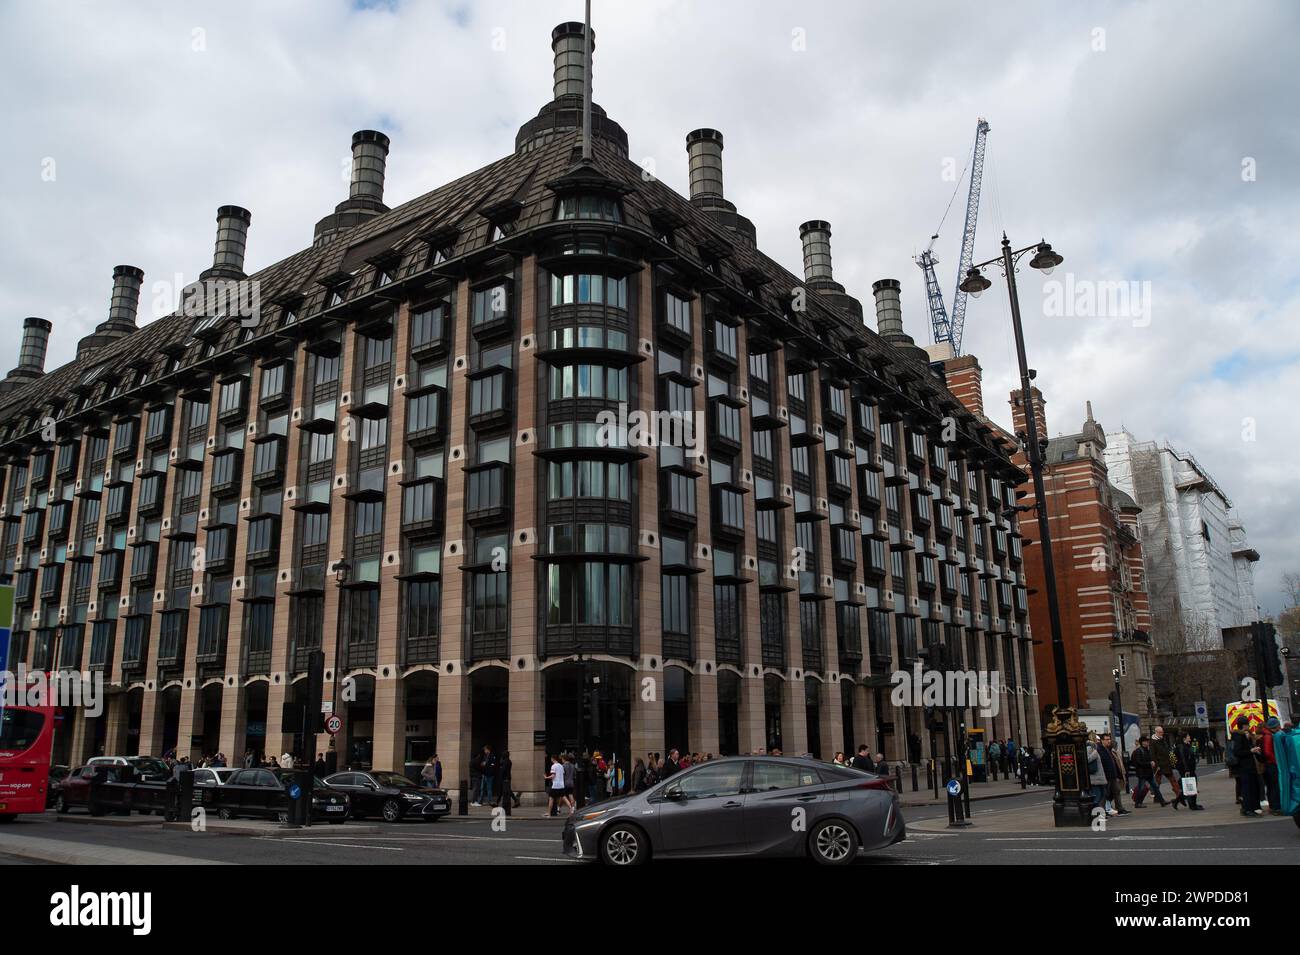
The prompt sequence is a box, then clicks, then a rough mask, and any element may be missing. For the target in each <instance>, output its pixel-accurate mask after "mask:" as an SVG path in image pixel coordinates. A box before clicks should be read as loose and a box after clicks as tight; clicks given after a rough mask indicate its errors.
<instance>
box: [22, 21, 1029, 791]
mask: <svg viewBox="0 0 1300 955" xmlns="http://www.w3.org/2000/svg"><path fill="white" fill-rule="evenodd" d="M582 33H583V28H582V26H581V25H580V24H572V23H569V24H564V25H562V26H560V27H558V28H557V29H556V30H555V31H554V34H553V37H552V45H553V48H554V51H555V87H554V92H555V95H554V99H553V100H552V101H551V102H549V103H547V104H546V105H545V106H544V107H543V108H542V109H541V111H540V112H539V113H538V115H537V116H536V117H535V118H533V119H531V120H529V121H528V122H526V123H525V124H524V125H523V126H522V127H521V128H520V130H519V133H518V135H517V137H516V140H515V148H514V151H513V152H512V153H510V154H509V155H508V156H506V157H504V158H502V159H500V160H499V161H497V162H494V163H492V164H490V165H488V166H486V167H484V168H483V169H480V170H478V171H477V172H474V173H471V174H470V175H468V176H465V177H464V178H462V179H459V180H457V181H455V182H453V183H450V184H449V185H446V186H443V187H441V188H439V189H436V190H434V191H433V192H430V193H428V194H427V195H424V196H421V197H419V198H416V199H414V200H411V201H409V202H406V203H404V204H402V205H399V206H396V207H394V208H389V206H387V205H386V204H385V202H386V197H385V196H384V193H383V186H384V165H385V160H386V156H387V153H388V149H389V145H390V144H389V141H388V138H387V137H386V136H384V135H383V134H381V133H378V132H373V131H364V132H360V133H357V134H356V136H355V137H354V139H353V154H354V163H353V171H352V182H351V188H350V193H349V196H348V198H347V199H346V200H345V201H343V202H342V203H341V204H340V205H339V206H338V207H337V208H336V209H335V211H334V212H332V213H330V214H329V215H327V216H325V217H324V218H323V219H322V220H321V221H320V222H319V223H318V224H317V226H316V230H315V238H314V241H313V242H312V243H311V244H310V246H309V247H308V248H305V249H304V250H303V251H301V252H299V253H297V254H296V255H293V256H291V257H290V258H288V259H285V260H284V261H281V262H278V263H276V264H274V265H271V266H269V267H267V268H265V269H262V270H261V271H259V272H256V273H253V274H251V275H246V274H245V268H244V247H245V239H246V237H247V230H248V229H249V227H250V221H251V216H250V214H249V213H248V212H247V211H245V210H243V209H240V208H237V207H232V206H226V207H222V208H221V209H220V210H219V212H218V217H217V218H218V233H217V245H216V256H215V260H214V262H213V265H212V268H211V269H209V270H208V271H207V272H205V273H204V278H205V279H221V280H225V281H227V282H230V283H235V285H234V286H232V287H237V288H241V289H250V288H251V289H255V290H256V292H257V299H258V300H259V301H260V307H257V308H254V309H252V310H251V311H252V313H253V314H247V313H246V312H245V311H244V310H241V309H237V308H228V307H223V308H215V307H214V308H208V309H206V310H205V309H201V308H200V309H195V308H192V307H186V308H185V309H182V311H180V312H178V313H177V314H174V315H171V316H169V317H166V318H163V319H160V320H158V321H156V322H153V323H151V324H148V325H146V326H144V327H139V328H137V325H136V306H137V302H138V297H139V290H140V287H141V282H142V275H141V274H140V272H139V270H137V269H134V268H131V267H129V266H122V267H119V268H118V269H117V270H116V271H115V273H114V286H113V297H112V303H111V309H110V312H109V317H108V318H107V320H106V321H105V322H104V323H103V324H102V325H101V326H99V328H98V329H97V330H96V332H95V333H94V334H93V335H91V336H89V337H88V338H87V339H85V340H84V341H83V342H82V343H81V348H80V349H79V351H78V356H77V358H76V360H75V361H73V362H72V363H70V364H68V365H66V366H64V367H62V368H59V369H57V370H54V371H50V372H48V373H42V366H43V363H44V342H45V336H46V335H47V334H48V333H49V327H48V324H47V323H43V322H41V321H40V320H32V319H29V320H28V327H27V329H26V332H27V338H26V341H25V345H24V348H23V352H22V359H21V364H20V365H19V367H18V368H16V369H15V370H14V371H13V372H12V373H11V374H10V376H9V378H8V379H7V380H6V383H5V384H4V386H3V388H2V389H0V421H2V422H3V423H4V424H3V426H2V428H0V452H2V453H3V455H4V462H5V467H4V472H3V481H4V483H3V489H2V496H0V502H2V506H3V509H2V510H0V559H2V560H3V568H0V569H2V570H3V572H4V573H5V574H8V575H9V576H10V577H11V578H12V580H13V582H14V584H15V585H16V587H17V598H18V634H17V636H16V641H15V648H16V654H15V660H19V659H21V660H22V661H24V662H25V663H26V664H27V666H29V667H33V668H43V669H54V670H57V669H68V670H82V671H98V672H100V673H102V674H103V676H104V678H105V680H106V682H107V684H108V687H109V699H108V703H107V708H106V710H105V713H104V715H103V716H101V717H98V718H94V719H88V718H85V717H84V716H83V715H82V714H79V713H76V712H69V713H68V714H67V715H66V718H65V720H64V721H63V724H62V727H61V730H60V736H59V743H58V746H59V750H60V752H59V756H60V758H61V759H63V760H65V761H70V762H74V763H75V762H77V761H79V760H81V759H83V758H85V757H86V756H87V755H90V754H92V753H95V752H107V753H127V754H134V753H152V754H160V753H162V752H165V751H167V750H169V749H172V748H176V749H177V750H178V751H179V752H181V753H185V752H188V753H190V754H191V755H193V756H195V757H197V756H199V755H200V754H202V753H210V752H214V751H217V750H221V751H223V752H225V753H226V754H227V755H228V756H229V757H230V758H231V759H232V760H238V759H239V758H240V756H241V755H242V754H243V753H244V751H245V749H252V750H254V751H264V752H268V753H279V752H281V751H283V750H286V749H295V750H297V749H298V748H299V747H300V746H301V748H302V749H303V750H305V751H309V752H315V751H324V750H326V749H327V739H326V738H325V737H324V736H321V737H320V738H319V739H317V740H307V741H303V740H301V739H295V734H293V733H292V732H289V731H288V730H289V727H288V726H287V725H286V723H285V722H284V714H285V705H284V704H285V703H286V702H289V701H294V700H296V699H301V698H303V697H304V695H305V694H306V692H307V678H306V670H307V660H308V657H309V655H310V654H311V653H312V652H313V651H317V650H320V651H323V653H324V654H325V659H326V662H325V683H324V699H325V700H326V701H328V702H332V703H333V705H334V712H335V713H336V714H337V715H338V716H339V717H341V719H342V723H343V726H342V730H341V732H340V733H339V734H338V736H337V737H336V740H337V744H338V748H337V760H338V763H339V765H344V764H353V765H373V766H374V767H376V768H380V769H387V768H400V767H402V766H403V764H407V763H412V762H419V761H422V760H423V759H424V758H425V757H426V756H428V755H429V754H430V753H433V752H435V751H436V752H438V753H439V754H440V755H441V758H442V760H443V763H444V765H445V766H446V767H447V777H448V779H449V780H454V779H456V778H457V777H459V776H462V775H464V774H465V772H466V769H465V767H466V766H467V764H468V761H469V756H470V752H471V750H472V749H476V748H478V747H479V746H481V745H482V744H484V743H490V744H492V745H493V746H494V747H495V748H497V750H498V751H500V750H501V749H508V750H509V751H510V752H511V754H512V758H513V761H514V785H515V788H516V789H519V790H534V789H538V788H540V786H541V778H542V775H543V773H544V768H543V759H544V756H545V754H546V753H547V752H548V751H550V752H553V751H555V750H557V749H559V748H561V747H563V748H566V749H567V748H573V749H581V748H600V749H603V750H604V751H605V752H606V753H607V754H610V753H612V754H617V755H618V756H619V757H620V758H623V757H625V756H626V755H627V754H628V753H632V754H644V753H646V752H648V751H659V752H665V751H667V750H668V749H670V748H673V747H676V748H678V749H681V750H683V751H692V750H693V751H698V752H701V753H705V752H713V753H736V752H750V751H753V750H755V749H759V748H763V747H769V746H779V747H780V748H781V749H782V750H784V751H785V752H787V753H800V752H805V751H806V752H813V753H817V754H820V755H821V756H823V757H825V758H829V757H830V756H831V755H832V754H833V752H834V751H835V750H837V749H844V750H850V749H852V748H854V747H855V746H856V744H857V743H859V742H866V743H868V744H869V745H870V746H871V747H872V748H873V749H876V750H880V751H883V752H885V753H886V754H887V755H889V756H891V757H894V758H900V757H903V756H904V755H906V751H907V740H908V738H909V736H912V735H913V734H914V735H915V736H917V737H920V736H923V735H924V734H925V730H924V728H923V725H922V723H923V714H922V712H921V709H920V708H919V707H908V708H897V707H895V706H893V705H891V702H890V686H889V677H890V674H891V673H892V672H894V671H896V670H900V669H909V668H910V667H911V665H912V664H913V663H914V662H915V661H916V660H917V659H918V658H919V657H920V655H921V651H922V650H923V649H924V648H925V647H927V646H928V645H933V644H937V643H946V644H947V645H948V647H949V650H950V651H951V654H950V655H951V657H952V658H953V659H954V661H955V662H956V663H957V664H959V665H960V666H962V667H966V668H970V669H985V668H987V669H996V670H998V671H999V672H1000V674H1001V679H1002V681H1003V683H1004V685H1005V684H1009V685H1010V687H1011V691H1010V693H1007V692H1004V693H1003V694H1002V695H1001V698H1000V700H999V705H998V709H999V712H998V715H996V716H990V717H981V716H980V715H979V714H978V713H977V712H975V711H974V710H973V709H972V710H969V711H967V714H966V719H967V721H968V724H969V725H971V726H977V725H980V726H984V727H985V728H986V730H987V731H988V732H989V733H990V734H991V735H995V736H1004V735H1015V736H1017V737H1018V738H1020V739H1024V738H1025V732H1024V727H1023V721H1024V714H1023V713H1018V709H1019V708H1018V707H1017V706H1016V705H1014V703H1013V702H1012V696H1011V694H1015V693H1023V691H1024V689H1025V688H1026V687H1027V686H1028V685H1029V684H1030V681H1031V680H1032V666H1031V665H1030V661H1031V659H1032V654H1031V653H1030V652H1029V642H1030V635H1029V630H1028V626H1027V607H1026V603H1025V599H1024V595H1025V592H1024V587H1023V576H1022V573H1021V567H1020V549H1019V538H1018V532H1017V527H1016V523H1015V516H1014V514H1008V513H1007V510H1006V509H1007V507H1008V506H1009V505H1011V504H1012V503H1013V496H1012V488H1013V487H1014V485H1015V484H1017V483H1019V482H1020V481H1021V480H1023V477H1024V476H1023V474H1022V473H1021V472H1019V471H1018V470H1017V469H1016V468H1015V467H1014V466H1013V464H1012V462H1011V460H1010V459H1009V457H1008V455H1007V452H1006V450H1005V448H1004V446H1003V445H1002V444H1001V443H1000V442H999V441H998V440H996V439H995V437H994V436H993V435H992V433H991V431H990V429H989V428H988V426H987V425H986V424H984V423H982V422H980V421H979V420H977V419H976V418H975V417H973V416H972V415H971V414H970V413H969V412H967V411H966V410H965V409H964V408H963V407H962V405H961V404H960V402H959V401H957V400H956V399H955V398H954V397H953V396H952V395H951V394H950V393H949V392H948V391H947V389H946V388H945V386H944V381H943V378H942V376H941V375H940V374H937V373H936V372H935V371H933V370H932V369H931V367H930V366H929V364H928V362H927V359H926V356H925V353H924V352H923V351H922V350H920V349H919V348H917V347H916V346H915V345H913V343H912V341H911V339H910V338H908V337H907V335H906V334H905V333H904V331H903V323H902V313H901V310H900V308H899V300H898V283H897V282H894V281H892V280H882V281H881V282H877V283H876V285H875V289H874V291H875V298H876V302H875V306H876V313H877V322H878V330H873V329H871V328H868V327H867V326H866V324H865V323H864V321H863V317H862V307H861V305H860V304H859V302H858V301H857V300H856V299H854V298H852V297H851V296H849V295H848V294H847V293H846V292H845V290H844V288H843V287H842V286H841V285H839V284H838V283H836V282H835V280H834V277H833V275H832V269H831V258H830V235H831V231H830V227H829V225H827V223H825V222H821V221H812V222H807V223H805V224H804V225H803V226H802V227H801V229H800V231H801V234H802V239H803V248H804V271H805V274H804V275H803V276H796V275H792V274H790V273H789V272H787V271H786V270H785V269H783V268H782V267H780V266H779V265H777V264H776V263H775V262H774V261H772V260H771V259H769V258H768V257H767V256H765V255H763V254H762V253H761V252H760V251H759V250H758V247H757V244H756V236H755V230H754V227H753V225H752V223H750V222H749V220H747V219H746V218H745V217H744V216H743V215H742V214H740V212H738V211H737V209H736V207H735V206H734V205H733V204H732V203H731V202H729V201H728V200H726V199H725V198H724V194H723V180H722V148H723V138H722V135H721V134H720V133H718V132H717V131H715V130H709V129H700V130H696V131H695V132H693V133H691V134H690V135H689V136H688V137H687V141H686V151H687V154H688V155H687V158H688V161H689V164H690V186H691V188H690V191H691V196H690V198H689V199H688V198H685V197H683V196H680V195H678V194H677V193H675V192H674V191H673V190H671V189H670V188H668V187H667V186H665V185H664V184H662V183H660V182H657V181H655V180H654V179H652V178H650V177H647V176H646V175H644V174H643V170H642V169H641V168H640V167H639V166H637V165H636V164H634V163H633V162H631V161H629V159H628V150H627V135H626V133H625V132H624V131H623V129H622V128H621V127H620V126H619V125H618V124H617V123H616V122H615V121H614V120H613V119H611V118H610V117H608V116H607V115H606V114H605V112H604V111H603V110H602V109H601V108H600V107H599V106H593V107H592V110H591V112H592V115H591V125H590V129H591V137H592V142H591V146H592V149H591V156H590V158H589V159H587V160H584V159H583V155H582V150H581V146H580V144H581V139H582V115H583V109H582V100H583V97H582V91H583V86H584V84H585V79H586V77H585V72H584V69H585V68H584V65H583V57H582V56H581V53H580V51H581V48H582V45H583V44H582V40H583V36H582ZM240 283H243V284H240ZM239 301H243V298H242V297H240V298H239ZM189 305H193V302H192V301H191V302H189ZM196 312H199V313H200V314H196ZM638 412H640V413H642V414H654V415H658V416H659V420H660V421H662V420H664V419H670V424H671V425H673V427H675V428H676V430H675V431H674V430H673V429H672V428H670V429H669V430H668V434H669V436H670V437H671V438H672V440H669V441H667V442H660V441H659V440H638V438H645V437H646V434H645V429H638V427H637V421H638V420H639V418H638V414H637V413H638ZM602 413H604V415H603V416H602ZM610 419H613V420H614V421H615V422H616V424H615V425H614V426H611V425H610V424H609V420H610ZM624 421H626V422H627V423H628V428H627V430H626V431H624V430H623V428H622V427H621V423H622V422H624ZM697 421H698V426H696V424H695V423H696V422H697ZM611 434H613V435H615V436H616V438H615V439H614V440H611V439H610V435H611ZM662 436H663V434H662V433H661V432H659V431H652V432H651V438H658V437H662ZM1017 719H1018V720H1019V722H1018V723H1017V724H1015V725H1013V720H1017ZM927 755H928V753H927Z"/></svg>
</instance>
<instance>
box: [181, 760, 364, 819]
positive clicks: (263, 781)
mask: <svg viewBox="0 0 1300 955" xmlns="http://www.w3.org/2000/svg"><path fill="white" fill-rule="evenodd" d="M293 781H294V780H293V773H292V771H291V770H287V769H240V770H237V771H236V772H235V773H234V774H233V775H231V777H230V779H229V781H227V782H226V783H225V784H224V785H220V786H214V785H205V786H202V787H195V791H196V793H197V792H198V791H199V789H200V788H201V789H202V805H203V807H204V808H205V809H208V810H212V809H216V811H217V815H218V816H219V817H220V818H222V819H236V818H238V817H240V816H260V817H262V818H266V819H278V820H279V821H280V822H288V821H289V787H290V786H291V785H292V784H293ZM196 801H197V800H196ZM311 813H312V819H313V820H324V821H325V822H330V823H343V822H346V821H347V819H348V816H349V815H350V813H351V800H350V799H349V798H348V795H347V794H346V793H344V792H341V791H339V790H337V789H334V788H332V787H330V786H327V785H326V784H325V782H324V781H323V780H321V779H317V780H315V782H314V783H313V785H312V793H311Z"/></svg>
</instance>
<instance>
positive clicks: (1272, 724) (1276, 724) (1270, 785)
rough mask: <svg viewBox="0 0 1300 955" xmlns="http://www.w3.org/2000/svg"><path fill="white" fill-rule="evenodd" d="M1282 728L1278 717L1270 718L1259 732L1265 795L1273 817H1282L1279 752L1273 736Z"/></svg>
mask: <svg viewBox="0 0 1300 955" xmlns="http://www.w3.org/2000/svg"><path fill="white" fill-rule="evenodd" d="M1281 728H1282V723H1281V721H1280V720H1278V718H1277V717H1276V716H1270V717H1269V718H1268V721H1267V722H1265V723H1264V727H1263V729H1261V730H1260V732H1259V744H1260V753H1261V755H1262V756H1263V763H1264V777H1263V782H1264V789H1263V791H1264V794H1265V798H1267V799H1268V812H1269V815H1271V816H1280V815H1282V807H1281V794H1280V793H1279V792H1278V779H1277V751H1276V750H1275V749H1274V748H1273V743H1274V740H1273V734H1274V733H1276V732H1277V731H1278V730H1280V729H1281Z"/></svg>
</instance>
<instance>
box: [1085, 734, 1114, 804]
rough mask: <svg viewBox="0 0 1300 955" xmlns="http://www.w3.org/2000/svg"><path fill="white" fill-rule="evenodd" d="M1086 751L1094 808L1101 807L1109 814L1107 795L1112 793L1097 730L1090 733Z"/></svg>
mask: <svg viewBox="0 0 1300 955" xmlns="http://www.w3.org/2000/svg"><path fill="white" fill-rule="evenodd" d="M1084 752H1085V754H1086V759H1085V762H1086V765H1087V767H1088V785H1089V786H1090V787H1091V789H1092V806H1093V809H1101V811H1102V814H1103V815H1109V814H1110V807H1109V806H1107V805H1106V801H1107V800H1106V797H1107V796H1108V795H1109V794H1110V787H1109V786H1108V785H1107V783H1106V771H1105V769H1103V768H1102V765H1101V742H1100V740H1099V739H1098V737H1097V734H1096V733H1095V732H1090V733H1089V734H1088V741H1087V743H1085V744H1084Z"/></svg>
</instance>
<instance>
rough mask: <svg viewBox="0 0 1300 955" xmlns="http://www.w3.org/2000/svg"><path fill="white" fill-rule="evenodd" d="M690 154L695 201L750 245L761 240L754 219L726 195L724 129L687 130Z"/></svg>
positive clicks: (692, 188)
mask: <svg viewBox="0 0 1300 955" xmlns="http://www.w3.org/2000/svg"><path fill="white" fill-rule="evenodd" d="M686 156H687V161H688V163H689V167H688V168H689V171H690V180H691V205H693V206H695V207H696V208H698V209H703V210H704V211H705V212H707V213H708V214H709V215H710V216H712V217H713V219H714V221H716V222H717V223H718V225H720V226H722V227H723V228H725V229H728V230H730V231H731V232H733V233H735V234H736V235H738V236H739V237H740V238H742V239H744V240H745V241H746V242H747V243H749V244H750V245H754V244H756V243H757V241H758V233H757V232H756V231H755V229H754V223H752V222H750V221H749V220H748V219H746V218H745V217H744V216H742V215H740V213H738V212H736V206H735V203H731V202H728V201H727V200H726V199H725V198H723V195H722V133H720V132H718V131H717V130H716V129H695V130H692V131H691V132H689V133H687V134H686Z"/></svg>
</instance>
